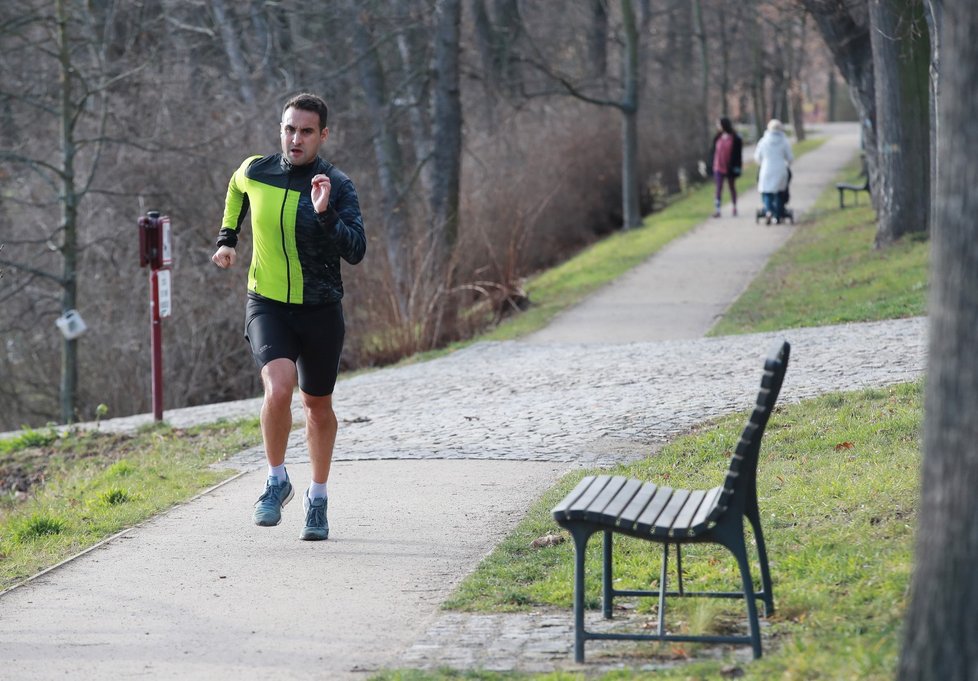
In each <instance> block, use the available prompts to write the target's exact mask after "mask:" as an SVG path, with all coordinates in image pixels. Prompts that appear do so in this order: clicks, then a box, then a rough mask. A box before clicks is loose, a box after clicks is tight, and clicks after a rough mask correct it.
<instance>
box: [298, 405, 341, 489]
mask: <svg viewBox="0 0 978 681" xmlns="http://www.w3.org/2000/svg"><path fill="white" fill-rule="evenodd" d="M302 404H303V406H304V407H305V411H306V444H307V445H308V447H309V462H310V463H311V464H312V481H313V482H318V483H320V484H324V483H325V482H326V480H328V479H329V467H330V464H331V463H332V462H333V446H334V445H335V444H336V430H337V423H336V414H334V413H333V396H332V395H323V396H322V397H315V396H313V395H307V394H306V393H302Z"/></svg>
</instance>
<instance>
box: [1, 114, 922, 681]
mask: <svg viewBox="0 0 978 681" xmlns="http://www.w3.org/2000/svg"><path fill="white" fill-rule="evenodd" d="M834 133H835V131H833V139H832V141H830V142H829V143H827V144H825V145H823V147H821V148H820V149H819V150H817V151H815V152H812V154H811V158H810V159H809V158H808V157H807V156H806V157H803V158H802V159H801V160H800V161H799V162H798V163H797V164H796V178H797V179H796V181H795V183H794V185H793V187H792V188H793V197H794V198H793V200H792V205H793V206H794V208H795V209H796V212H799V213H800V212H801V211H802V210H803V208H804V207H806V205H807V204H806V201H810V199H806V198H805V197H806V195H811V196H812V197H813V196H814V195H815V194H816V193H817V192H818V190H819V188H820V187H824V186H825V184H826V183H827V182H828V178H829V177H830V176H831V172H832V171H831V168H838V167H840V166H841V165H842V164H844V163H845V162H847V161H848V160H849V159H850V158H851V157H852V156H853V155H854V154H855V153H856V143H855V138H854V137H853V136H852V135H851V133H850V132H847V131H841V132H840V133H839V135H838V136H836V135H835V134H834ZM806 159H808V160H807V161H806ZM816 173H823V175H819V177H820V178H821V180H820V182H821V184H820V185H817V184H816V183H815V182H814V180H812V186H811V188H810V189H806V188H805V187H806V183H807V182H808V180H807V179H805V178H806V176H808V175H809V174H810V175H812V176H814V175H815V174H816ZM806 192H807V194H806ZM755 196H756V195H755ZM754 203H756V199H755V197H744V199H742V201H741V209H742V211H743V212H745V213H751V206H752V205H753V204H754ZM728 212H729V211H728ZM789 231H790V228H788V227H780V226H779V227H775V226H772V227H767V228H764V227H757V228H755V227H754V226H753V217H752V216H751V217H746V218H741V219H739V220H732V219H730V218H726V217H725V218H722V219H718V220H709V221H708V222H707V223H705V224H704V225H703V226H702V227H701V228H698V229H697V230H696V231H694V232H693V233H692V234H691V235H689V236H688V237H685V238H684V239H682V240H680V241H681V242H688V241H695V242H696V243H698V244H699V245H698V246H695V247H693V248H692V249H690V247H689V246H688V245H685V244H683V243H681V242H677V243H676V244H675V245H674V246H673V247H672V248H670V249H667V252H668V253H672V254H673V255H671V256H670V255H667V252H664V253H663V254H661V255H660V256H657V257H656V258H654V259H653V261H650V263H649V264H647V265H646V266H644V267H643V268H641V269H642V270H643V274H642V275H641V276H642V277H648V278H646V279H644V283H639V284H638V286H639V288H641V287H643V286H644V287H645V289H646V291H647V292H648V291H650V290H655V291H658V292H661V293H662V294H663V295H662V296H661V297H647V299H646V300H644V301H643V300H642V299H641V297H640V296H635V295H633V294H628V297H629V299H630V302H628V303H627V305H630V306H632V311H631V312H630V313H628V314H622V315H620V316H619V320H620V321H619V322H615V324H612V322H611V321H609V320H603V325H605V326H607V327H609V328H615V329H617V331H616V332H615V333H617V334H618V335H615V336H613V337H612V339H611V340H609V339H607V338H604V339H601V338H593V337H590V336H583V335H576V334H575V333H574V332H570V331H562V332H561V335H559V336H556V337H551V339H550V340H547V339H546V337H545V336H544V335H542V334H536V335H535V336H534V337H532V338H531V339H529V340H528V341H525V342H506V343H484V344H479V345H476V346H472V347H470V348H468V349H466V350H464V351H461V352H457V353H454V354H452V355H450V356H447V357H444V358H441V359H439V360H435V361H432V362H427V363H424V364H418V365H414V366H407V367H401V368H396V369H389V370H384V371H378V372H373V373H371V374H366V375H363V376H358V377H355V378H352V379H348V380H344V381H341V382H340V384H339V385H338V387H337V392H336V408H337V414H338V417H339V419H340V421H341V428H340V436H339V441H338V444H337V454H336V463H335V464H334V472H333V475H332V476H331V479H330V525H331V532H332V533H331V538H330V540H329V541H328V542H323V543H305V542H300V541H298V539H297V535H298V531H299V528H300V525H301V522H302V511H301V506H300V504H299V502H298V500H296V501H294V502H293V503H292V505H290V506H289V507H287V508H286V510H285V514H284V519H283V522H282V524H281V525H279V526H278V527H275V528H258V527H255V526H254V525H252V524H251V522H250V513H251V505H252V503H253V502H254V499H255V498H256V496H257V494H258V493H259V492H260V490H261V487H262V484H263V479H264V470H263V463H262V459H263V456H262V454H261V451H260V449H257V450H249V451H245V452H240V453H239V454H238V455H236V456H235V457H232V460H231V461H230V462H229V465H230V466H232V467H234V468H236V469H237V470H240V471H244V473H243V474H242V475H239V476H238V477H236V478H234V479H232V480H231V481H230V482H228V483H226V484H224V485H221V486H219V487H218V488H216V489H214V490H212V491H210V492H209V493H207V494H204V495H202V496H200V497H198V498H197V499H195V500H193V501H191V502H189V503H187V504H185V505H182V506H180V507H178V508H176V509H174V510H172V511H171V512H169V513H167V514H164V515H163V516H160V517H158V518H155V519H153V520H151V521H149V522H147V523H145V524H144V525H142V526H140V527H137V528H134V529H132V530H130V531H127V532H125V533H122V534H121V535H120V536H118V537H116V538H114V539H113V540H111V541H109V542H106V543H104V544H103V545H101V546H100V547H98V548H96V549H95V550H92V551H90V552H88V553H86V554H84V555H83V556H81V557H79V558H77V559H76V560H73V561H70V562H68V563H67V564H65V565H63V566H61V567H59V568H57V569H55V570H53V571H50V572H48V573H46V574H44V575H42V576H41V577H39V578H37V579H34V580H32V581H30V582H28V583H26V584H25V585H23V586H21V587H19V588H16V589H14V590H12V591H9V592H7V593H5V594H3V595H0V678H11V679H51V678H55V677H61V676H68V675H70V676H71V677H72V678H81V679H95V678H114V679H129V678H152V679H156V678H166V679H169V678H180V679H232V678H233V679H259V678H266V677H275V678H284V679H292V678H295V679H299V678H303V679H308V678H316V679H363V678H367V677H368V676H369V673H370V672H373V671H375V670H379V669H381V668H384V667H397V666H410V667H421V668H433V667H438V666H443V665H449V666H455V667H460V668H475V667H480V668H487V669H490V668H491V669H517V670H524V671H546V670H551V669H558V668H572V667H573V664H572V656H571V654H570V650H571V642H572V639H571V636H570V633H569V632H570V629H569V627H570V620H571V612H570V606H569V604H568V608H567V609H566V610H561V611H557V612H548V613H529V614H524V615H519V616H470V615H459V614H445V613H442V612H440V611H439V609H438V606H439V604H440V603H441V602H442V601H443V600H444V599H445V597H447V595H448V594H449V593H451V591H452V589H453V588H454V587H455V586H456V585H457V584H458V582H459V581H460V580H461V579H462V577H464V576H465V575H466V574H468V573H469V572H470V571H471V570H472V569H473V568H474V567H475V566H476V565H477V564H478V562H479V561H480V560H481V559H482V558H483V557H484V556H485V555H486V554H487V553H488V552H489V551H490V550H491V549H492V547H493V546H494V545H495V544H496V543H497V542H498V541H499V540H500V539H501V538H502V537H503V536H505V534H506V533H507V532H508V531H509V530H510V529H511V528H512V527H513V526H514V525H515V523H516V522H517V521H518V520H519V519H520V518H521V517H522V516H523V515H524V514H525V511H526V509H527V508H528V507H529V505H530V504H531V503H532V501H533V500H534V499H536V498H537V497H538V496H539V494H540V493H541V492H542V491H543V490H545V489H546V488H548V487H549V486H550V485H551V484H553V482H555V481H556V480H557V479H558V478H559V477H560V476H561V475H562V474H563V473H565V472H567V471H569V470H572V469H573V468H575V467H578V466H582V465H588V466H591V465H600V464H607V463H612V462H614V461H621V460H628V459H633V458H636V457H639V456H644V455H648V454H649V453H650V452H651V451H654V449H655V448H656V447H657V446H658V445H659V444H660V443H662V442H664V441H666V440H667V439H669V438H670V437H673V436H674V435H675V434H676V433H679V432H682V431H683V430H685V429H687V428H688V427H689V426H690V425H692V424H694V423H697V422H699V421H702V420H703V419H705V418H709V417H711V416H715V415H718V414H722V413H726V412H730V411H732V410H743V409H745V408H746V406H747V405H748V404H749V403H750V401H751V400H753V397H754V395H755V394H756V389H757V381H758V379H759V375H760V366H761V359H762V357H763V355H764V353H765V351H766V350H767V348H768V346H769V345H770V343H771V342H773V341H774V339H775V338H777V337H780V335H779V334H757V335H747V336H736V337H725V338H709V339H705V338H701V336H702V334H703V333H704V332H705V331H706V329H707V328H708V327H709V324H710V323H711V322H712V319H713V318H714V317H715V316H716V315H717V314H719V313H720V312H722V309H723V308H724V307H725V306H726V305H727V304H729V302H731V301H732V300H733V299H734V298H735V297H736V295H737V294H739V292H740V291H741V290H742V289H743V287H744V286H745V285H746V283H747V281H749V279H750V277H751V276H753V273H754V272H756V271H757V269H758V268H759V267H760V266H761V265H762V264H763V261H764V259H765V258H766V257H767V256H766V255H758V253H762V254H763V253H769V252H770V251H772V250H773V249H774V248H775V247H776V245H774V244H777V243H780V242H782V241H783V240H784V239H785V238H787V234H788V232H789ZM728 232H729V233H734V232H737V234H736V235H735V238H728V237H731V236H732V235H731V234H727V233H728ZM708 234H713V237H712V238H706V242H708V243H712V239H724V240H725V241H724V243H725V246H724V247H723V249H721V252H722V253H723V254H724V256H725V257H717V258H715V260H714V261H711V263H710V264H709V265H708V266H707V265H698V264H696V261H695V260H694V259H693V256H694V255H695V254H696V253H698V252H702V253H704V254H705V253H706V249H707V247H708V243H705V242H704V241H703V240H704V238H705V235H708ZM684 249H685V250H684ZM683 253H685V255H682V256H681V255H679V254H683ZM673 257H675V258H686V261H685V265H684V266H682V267H680V268H679V271H687V270H691V269H692V270H695V271H699V272H701V273H702V275H701V277H699V278H705V274H706V273H707V272H709V273H710V274H711V275H715V277H716V279H715V281H716V282H721V281H722V282H728V283H726V284H725V286H726V288H723V289H722V291H721V292H720V293H717V294H716V295H715V296H713V297H712V298H709V300H707V298H708V296H707V293H709V291H711V290H714V289H716V288H720V285H719V283H716V284H706V283H704V284H703V285H702V286H699V287H698V288H695V286H696V284H695V282H694V283H688V284H682V286H683V288H682V289H677V288H676V282H677V279H676V278H675V276H676V275H675V271H676V270H672V269H670V268H671V267H672V265H671V264H670V263H671V262H673V261H672V258H673ZM748 261H750V262H752V263H753V264H752V265H751V266H750V267H749V268H747V267H745V265H744V263H746V262H748ZM728 269H730V270H736V272H732V271H726V270H728ZM662 271H670V272H672V273H670V274H668V275H665V278H664V279H659V280H656V279H655V277H657V276H660V275H657V274H656V272H662ZM725 271H726V273H725ZM638 276H639V275H638V274H630V275H628V276H627V277H626V278H625V280H623V281H622V282H621V284H622V287H623V289H622V290H624V289H625V288H627V287H628V286H630V285H632V284H631V283H629V282H631V281H632V279H633V278H636V277H638ZM693 279H697V277H694V278H693ZM670 289H671V290H672V292H673V294H674V295H681V296H682V297H683V298H684V299H686V300H689V301H694V302H695V301H699V300H700V299H702V300H703V301H704V302H703V305H702V313H701V314H699V316H697V318H696V319H695V320H691V319H687V317H686V316H685V314H684V312H683V310H692V309H693V308H694V307H697V306H696V305H688V306H683V307H679V308H676V306H674V305H673V304H672V303H673V301H672V300H671V299H670V296H669V295H667V294H668V292H669V291H670ZM614 290H618V284H617V283H616V284H615V285H613V286H611V287H609V288H608V290H607V291H605V292H603V293H602V294H600V295H601V296H602V297H605V296H607V295H608V294H609V293H610V292H612V291H614ZM694 291H695V292H696V295H695V296H694V295H693V292H694ZM660 299H661V305H660V304H656V303H655V302H654V301H655V300H660ZM724 301H725V302H724ZM589 304H590V303H585V304H582V305H581V306H579V307H578V308H577V309H576V310H574V311H570V312H568V314H567V315H565V316H564V319H561V320H558V321H557V324H556V325H555V327H554V328H559V327H560V326H561V325H564V324H565V322H567V321H568V319H571V318H573V316H574V315H576V314H579V313H581V311H582V310H584V309H585V308H586V306H587V305H589ZM616 305H617V304H616V303H615V302H614V301H613V299H609V298H607V297H605V298H604V301H603V304H602V305H601V307H603V308H608V307H612V306H616ZM622 305H623V307H624V306H625V304H624V303H623V304H622ZM636 305H640V306H641V307H639V308H637V307H635V306H636ZM646 316H653V317H655V318H657V319H659V320H661V321H660V322H658V323H657V324H655V325H652V329H653V331H654V332H655V333H663V329H664V328H665V327H669V328H672V329H682V330H681V331H673V333H674V335H665V336H644V335H641V334H639V335H628V334H630V333H631V332H630V331H627V328H628V327H629V324H628V323H627V322H628V319H629V317H631V318H632V319H636V318H638V317H643V318H644V317H646ZM563 328H565V329H573V328H574V326H573V324H571V325H570V326H564V327H563ZM925 333H926V325H925V322H924V320H921V319H915V320H901V321H896V322H886V323H878V324H861V325H846V326H838V327H822V328H817V329H799V330H792V331H790V332H786V333H785V334H783V335H785V336H786V337H787V338H788V339H789V340H790V341H791V342H792V344H793V351H792V367H791V370H790V371H789V373H788V377H787V380H786V382H785V386H784V389H783V391H782V395H783V399H784V400H787V401H795V400H798V399H801V398H803V397H807V396H810V395H815V394H819V393H823V392H827V391H835V390H840V389H848V388H855V387H860V386H871V385H887V384H891V383H896V382H902V381H906V380H910V379H913V378H915V377H917V376H919V375H921V373H922V372H923V368H924V360H925V354H926V339H925ZM657 338H674V339H675V338H678V339H688V340H664V341H663V340H654V339H657ZM613 340H618V341H621V340H629V341H633V342H624V343H623V342H613ZM581 341H587V342H586V343H585V342H581ZM694 368H695V371H694V370H693V369H694ZM257 406H258V402H257V401H256V400H245V401H242V402H235V403H227V404H224V405H212V406H211V407H207V408H196V409H186V410H173V411H171V412H167V413H166V418H167V420H168V421H169V422H171V423H172V424H174V425H178V426H182V425H189V424H191V423H195V422H201V421H203V420H213V419H216V418H221V417H225V418H234V417H239V416H253V415H255V414H256V413H257ZM147 420H149V417H147V416H140V417H131V418H128V419H113V420H110V421H107V422H103V423H102V426H101V427H102V428H103V429H109V430H125V429H129V428H133V427H136V426H137V425H139V424H140V423H141V422H145V421H147ZM288 462H289V471H290V475H291V476H292V478H293V480H294V481H295V483H296V484H297V486H298V487H299V488H300V489H301V488H302V487H303V486H304V485H305V484H306V483H307V482H308V476H309V473H308V465H307V456H306V452H305V446H304V442H303V438H302V437H301V433H297V434H296V435H295V436H294V438H293V440H292V441H291V443H290V449H289V455H288ZM541 632H544V633H543V634H541Z"/></svg>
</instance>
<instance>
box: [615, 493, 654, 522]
mask: <svg viewBox="0 0 978 681" xmlns="http://www.w3.org/2000/svg"><path fill="white" fill-rule="evenodd" d="M658 490H659V487H658V486H657V485H656V484H655V483H652V482H647V483H645V484H644V485H642V486H641V487H639V488H638V492H636V494H635V496H633V497H632V500H631V501H629V502H628V505H627V506H626V507H625V508H624V510H623V511H622V512H621V513H619V514H618V525H619V526H620V527H628V528H633V527H635V523H636V522H638V518H639V516H640V515H642V511H644V510H645V507H646V506H648V504H649V501H650V500H651V499H652V497H654V496H655V493H656V492H657V491H658Z"/></svg>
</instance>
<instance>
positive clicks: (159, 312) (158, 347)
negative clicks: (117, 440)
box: [139, 210, 173, 421]
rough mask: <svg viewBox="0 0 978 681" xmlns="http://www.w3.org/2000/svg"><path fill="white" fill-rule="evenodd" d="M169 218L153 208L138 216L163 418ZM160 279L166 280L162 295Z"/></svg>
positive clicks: (156, 400) (158, 413)
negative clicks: (164, 322)
mask: <svg viewBox="0 0 978 681" xmlns="http://www.w3.org/2000/svg"><path fill="white" fill-rule="evenodd" d="M172 262H173V261H172V255H171V249H170V218H168V217H166V216H164V217H162V218H161V217H160V214H159V213H158V212H157V211H155V210H151V211H148V212H147V213H146V215H145V216H144V217H141V218H139V264H140V266H142V267H146V266H147V265H148V266H149V321H150V345H151V350H152V355H151V368H152V387H153V418H154V419H155V420H157V421H162V420H163V324H162V318H163V317H167V316H169V314H170V265H171V264H172ZM161 280H162V281H163V282H165V287H163V288H164V291H163V295H162V297H161V293H160V289H161V285H160V284H161Z"/></svg>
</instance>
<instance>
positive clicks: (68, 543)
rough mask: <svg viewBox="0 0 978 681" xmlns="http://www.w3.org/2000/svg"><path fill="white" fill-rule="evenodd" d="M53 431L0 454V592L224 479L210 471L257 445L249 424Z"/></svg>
mask: <svg viewBox="0 0 978 681" xmlns="http://www.w3.org/2000/svg"><path fill="white" fill-rule="evenodd" d="M51 432H52V434H53V437H51V438H49V437H44V438H40V439H30V441H29V442H28V440H25V439H22V438H21V439H20V442H19V444H18V445H17V446H16V447H13V446H11V447H9V448H8V450H7V451H4V452H0V590H3V589H5V588H8V587H10V586H12V585H13V584H16V583H17V582H19V581H21V580H23V579H25V578H27V577H29V576H31V575H33V574H36V573H37V572H39V571H40V570H42V569H44V568H45V567H48V566H50V565H53V564H55V563H58V562H60V561H61V560H64V559H65V558H67V557H69V556H72V555H74V554H75V553H78V552H79V551H82V550H84V549H85V548H88V547H89V546H92V545H94V544H96V543H98V542H99V541H101V540H102V539H105V538H106V537H110V536H112V535H113V534H115V533H117V532H119V531H121V530H124V529H125V528H127V527H132V526H133V525H136V524H138V523H140V522H142V521H144V520H146V519H147V518H150V517H152V516H154V515H156V514H158V513H160V512H162V511H165V510H166V509H168V508H170V507H172V506H173V505H174V504H178V503H180V502H183V501H186V500H187V499H189V498H191V497H192V496H193V495H195V494H197V493H198V492H201V491H202V490H204V489H207V488H208V487H210V486H212V485H214V484H215V483H217V482H219V481H221V480H223V479H226V478H227V477H228V476H229V475H230V472H229V471H219V470H216V469H212V468H210V465H211V464H213V463H215V462H217V461H220V460H222V459H225V458H227V456H228V455H230V454H234V453H237V452H239V451H241V450H242V449H245V448H247V447H251V446H254V445H256V444H258V443H260V442H261V433H260V429H259V425H258V420H257V419H249V420H245V421H239V422H233V423H231V422H222V423H218V424H214V425H210V426H202V427H195V428H189V429H175V428H170V427H168V426H166V425H160V426H152V427H149V428H145V429H142V430H140V431H139V432H138V433H136V434H134V435H120V434H109V433H102V432H98V431H93V432H74V431H69V432H67V433H65V434H59V433H57V432H56V431H54V430H52V431H51Z"/></svg>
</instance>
